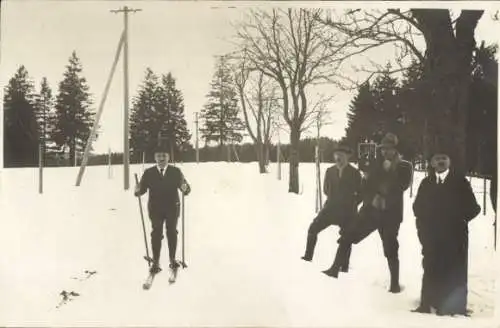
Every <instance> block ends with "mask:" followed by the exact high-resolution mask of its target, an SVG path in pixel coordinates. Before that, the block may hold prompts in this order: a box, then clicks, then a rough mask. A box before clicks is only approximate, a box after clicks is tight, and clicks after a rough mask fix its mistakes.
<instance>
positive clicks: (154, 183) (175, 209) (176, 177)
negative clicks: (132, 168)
mask: <svg viewBox="0 0 500 328" xmlns="http://www.w3.org/2000/svg"><path fill="white" fill-rule="evenodd" d="M183 182H185V183H186V184H187V185H188V191H187V192H186V193H185V194H186V195H187V194H188V193H189V192H190V191H191V187H190V186H189V184H188V183H187V181H186V179H185V178H184V175H183V174H182V172H181V170H180V169H179V168H177V167H175V166H172V165H168V167H167V170H166V172H165V173H164V176H163V177H162V175H161V174H160V172H159V171H158V167H157V166H156V165H155V166H153V167H150V168H148V169H147V170H146V171H144V174H143V175H142V178H141V181H140V184H139V186H140V190H139V192H138V193H136V196H141V195H144V194H145V193H146V191H148V190H149V199H148V212H149V216H150V217H157V216H178V215H179V188H180V187H181V185H182V183H183Z"/></svg>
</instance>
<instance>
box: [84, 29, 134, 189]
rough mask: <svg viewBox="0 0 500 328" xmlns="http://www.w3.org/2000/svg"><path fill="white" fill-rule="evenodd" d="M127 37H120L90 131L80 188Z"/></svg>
mask: <svg viewBox="0 0 500 328" xmlns="http://www.w3.org/2000/svg"><path fill="white" fill-rule="evenodd" d="M124 37H125V35H124V34H123V33H122V35H121V37H120V41H119V42H118V47H117V49H116V54H115V58H114V60H113V65H112V66H111V71H110V72H109V76H108V80H107V81H106V86H105V87H104V92H103V95H102V98H101V102H100V103H99V108H98V109H97V113H96V116H95V121H94V126H93V127H92V131H90V135H89V138H88V140H87V145H86V146H85V151H84V153H83V158H82V163H81V165H80V171H79V172H78V176H77V178H76V186H77V187H78V186H80V184H81V182H82V178H83V173H84V172H85V167H86V165H87V161H88V158H89V154H90V148H91V147H92V142H93V140H94V139H95V137H96V133H97V128H98V126H99V120H100V119H101V115H102V112H103V110H104V104H105V103H106V98H107V96H108V92H109V88H110V86H111V81H112V79H113V75H114V73H115V69H116V65H117V63H118V59H119V58H120V52H121V50H122V46H123V42H124Z"/></svg>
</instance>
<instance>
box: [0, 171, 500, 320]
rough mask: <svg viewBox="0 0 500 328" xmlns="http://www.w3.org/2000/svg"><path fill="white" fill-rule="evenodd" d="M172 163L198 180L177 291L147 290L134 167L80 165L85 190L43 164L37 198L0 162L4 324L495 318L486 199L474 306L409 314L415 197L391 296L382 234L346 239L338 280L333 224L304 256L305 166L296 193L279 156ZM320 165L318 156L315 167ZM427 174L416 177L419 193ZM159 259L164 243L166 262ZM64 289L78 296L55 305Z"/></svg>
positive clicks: (479, 225) (27, 180)
mask: <svg viewBox="0 0 500 328" xmlns="http://www.w3.org/2000/svg"><path fill="white" fill-rule="evenodd" d="M179 166H180V167H181V169H182V170H183V171H184V173H185V175H186V177H187V179H188V180H189V182H190V183H191V185H192V187H193V191H192V193H191V195H189V196H188V197H187V198H186V225H187V226H186V241H187V245H186V255H187V256H186V262H187V264H188V268H187V269H186V270H181V271H180V272H179V277H178V280H177V283H176V284H175V285H172V286H169V284H168V281H167V279H168V274H167V273H166V271H164V272H162V273H161V274H160V275H158V276H157V278H156V281H155V283H154V285H153V287H152V289H151V290H149V291H144V290H142V287H141V285H142V282H143V281H144V279H145V278H146V276H147V263H146V261H144V259H143V255H145V249H144V241H143V236H142V231H141V229H142V227H141V222H140V215H139V206H138V201H137V198H135V197H133V195H132V189H133V185H134V179H133V173H139V174H140V173H141V168H142V166H140V165H139V166H132V168H131V187H132V188H131V190H129V191H124V190H123V178H122V167H121V166H115V167H114V168H113V178H112V179H108V177H107V174H108V172H107V167H90V168H88V169H87V171H86V173H85V176H84V179H83V183H82V186H81V187H75V186H74V185H75V180H76V175H77V172H78V169H77V168H49V169H46V170H45V174H46V176H45V191H44V193H43V195H39V194H38V189H37V188H38V187H37V185H36V182H37V170H36V169H14V170H13V169H4V170H3V171H2V186H1V188H0V191H1V197H0V202H1V203H0V215H1V220H0V249H1V250H2V251H1V252H2V254H1V256H0V295H1V296H0V325H1V326H86V327H88V326H177V327H178V326H280V327H291V326H295V327H313V326H330V327H331V326H340V327H348V326H363V327H401V326H419V327H426V326H431V327H435V326H438V325H443V327H498V322H500V320H498V318H499V317H498V315H496V320H495V318H494V315H495V311H497V312H498V309H495V306H494V305H495V298H496V295H495V290H494V284H495V283H494V277H495V273H496V272H498V269H497V265H496V263H498V261H497V260H496V254H495V252H494V251H493V228H492V223H493V218H494V214H493V211H492V209H491V205H490V202H489V197H488V199H487V200H488V201H487V215H486V216H484V215H483V214H482V213H481V214H480V215H479V216H478V217H477V218H476V219H475V220H474V221H472V222H471V224H470V264H469V308H470V309H472V310H473V311H474V313H473V315H472V317H471V318H449V317H437V316H434V315H422V314H415V313H411V312H409V310H410V309H412V308H414V307H415V306H416V305H417V302H418V299H419V294H420V283H421V275H422V269H421V266H420V264H421V257H420V245H419V243H418V239H417V234H416V229H415V219H414V217H413V214H412V210H411V204H412V202H413V199H412V198H410V193H409V192H407V193H406V199H405V208H406V209H405V211H406V215H405V219H404V221H403V224H402V226H401V230H400V237H399V240H400V260H401V283H402V285H403V286H404V288H405V289H404V291H403V292H402V293H400V294H397V295H393V294H390V293H388V292H387V287H388V278H389V277H388V271H387V264H386V260H385V258H384V257H383V255H382V249H381V242H380V239H379V236H378V234H377V233H374V234H372V235H371V236H369V237H368V238H367V239H366V240H365V241H364V242H362V243H361V244H359V245H357V246H355V247H354V249H353V254H352V258H351V270H350V272H349V274H347V275H346V274H341V275H340V276H339V279H337V280H336V279H333V278H329V277H327V276H325V275H323V274H322V273H321V270H324V269H326V268H328V267H329V266H330V264H331V262H332V261H333V257H334V254H335V251H336V247H337V244H336V239H337V234H338V230H337V228H334V227H331V228H329V229H327V230H325V231H324V232H323V233H322V234H320V237H319V240H318V246H317V248H316V256H315V258H314V261H313V263H305V262H303V261H302V260H300V256H302V254H303V251H304V246H305V239H306V232H307V228H308V225H309V224H310V222H311V220H312V219H313V218H314V216H315V213H314V192H315V190H314V188H315V180H314V179H315V173H314V165H313V164H301V165H300V170H301V175H300V177H301V188H302V191H303V192H302V194H300V195H295V194H289V193H288V192H287V177H288V166H287V165H283V167H282V169H283V171H282V177H283V179H282V180H281V181H279V180H277V178H276V166H275V165H272V166H271V168H270V169H271V172H270V173H269V174H265V175H259V174H258V171H257V165H256V164H255V163H251V164H237V163H203V164H199V165H196V164H180V165H179ZM328 166H329V164H323V166H322V173H324V170H325V168H326V167H328ZM421 178H422V174H421V173H418V174H416V177H415V181H414V186H413V188H414V189H413V190H414V193H413V197H414V196H415V194H416V190H417V188H418V185H419V183H420V180H421ZM473 185H474V190H475V191H476V196H477V198H478V202H479V203H480V204H481V205H482V201H483V198H482V197H483V196H482V187H483V182H482V180H473ZM145 202H146V198H145V197H143V204H144V205H145ZM145 215H146V213H145ZM145 219H146V220H147V217H146V218H145ZM146 223H147V229H148V240H149V229H150V227H149V222H147V221H146ZM179 227H180V225H179ZM179 242H180V239H179ZM166 254H167V250H166V244H164V247H163V250H162V260H163V261H162V264H163V266H164V267H165V268H166V265H167V263H166V261H165V260H166V258H167V256H166ZM180 254H181V249H180V246H179V251H178V255H179V256H180ZM85 270H89V271H96V274H94V275H92V276H91V277H89V278H88V279H83V280H81V281H80V280H78V279H73V278H75V277H76V278H85ZM63 290H65V291H68V292H71V291H74V292H76V293H78V294H79V295H80V296H77V297H75V298H74V300H72V301H70V302H68V303H67V304H65V305H62V306H61V307H60V308H56V306H57V305H58V304H59V302H60V300H61V296H60V295H59V294H60V293H61V292H62V291H63ZM497 308H498V307H497ZM495 322H496V324H495Z"/></svg>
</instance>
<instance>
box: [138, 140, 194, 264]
mask: <svg viewBox="0 0 500 328" xmlns="http://www.w3.org/2000/svg"><path fill="white" fill-rule="evenodd" d="M154 156H155V161H156V165H155V166H153V167H150V168H148V169H147V170H146V171H144V174H143V175H142V177H141V180H140V182H139V184H138V185H137V186H136V187H135V196H141V195H143V194H145V193H146V191H149V199H148V214H149V219H150V221H151V225H152V232H151V248H152V250H153V265H152V266H151V268H150V272H151V273H152V274H156V273H158V272H160V271H161V267H160V253H161V244H162V240H163V227H164V226H165V230H166V235H167V244H168V252H169V260H170V264H169V267H170V269H171V270H172V271H176V270H177V268H178V267H179V264H178V263H177V261H176V260H175V253H176V249H177V233H178V231H177V221H178V218H179V214H180V210H179V209H180V201H179V193H178V190H180V191H181V192H182V193H183V194H184V195H188V194H189V193H190V191H191V187H190V186H189V184H188V182H187V181H186V179H185V178H184V175H183V174H182V172H181V170H180V169H179V168H177V167H175V166H172V165H170V164H169V154H168V151H167V150H166V149H165V148H163V147H161V146H159V147H158V148H157V149H156V150H155V154H154Z"/></svg>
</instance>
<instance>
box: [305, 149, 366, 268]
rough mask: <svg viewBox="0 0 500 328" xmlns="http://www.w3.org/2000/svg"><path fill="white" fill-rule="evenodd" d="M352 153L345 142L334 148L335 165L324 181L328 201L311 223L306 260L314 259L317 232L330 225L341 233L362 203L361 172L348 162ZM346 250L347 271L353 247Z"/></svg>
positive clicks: (326, 173)
mask: <svg viewBox="0 0 500 328" xmlns="http://www.w3.org/2000/svg"><path fill="white" fill-rule="evenodd" d="M351 154H352V150H351V149H350V148H349V146H347V145H346V144H340V145H338V146H337V147H336V148H335V149H334V159H335V165H333V166H331V167H329V168H328V169H327V170H326V172H325V179H324V184H323V191H324V193H325V195H326V196H327V200H326V202H325V204H324V207H323V208H322V209H321V211H320V212H319V213H318V215H317V216H316V218H315V219H314V220H313V222H312V223H311V225H310V226H309V229H308V233H307V245H306V250H305V254H304V256H303V257H302V259H303V260H305V261H311V260H312V258H313V255H314V248H315V247H316V242H317V240H318V234H319V233H320V232H321V231H323V230H324V229H326V228H328V227H329V226H331V225H337V226H339V227H340V231H341V233H342V231H343V229H344V227H345V226H346V224H347V223H348V221H349V220H351V219H352V218H353V217H354V216H355V214H356V211H357V207H358V205H359V204H360V203H361V174H360V173H359V171H358V170H357V169H356V168H355V167H353V166H352V165H351V164H349V156H350V155H351ZM347 252H348V254H347V255H346V256H345V257H344V261H343V263H342V266H341V270H342V271H345V272H346V271H347V270H348V267H349V258H350V252H351V250H350V249H348V250H347Z"/></svg>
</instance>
